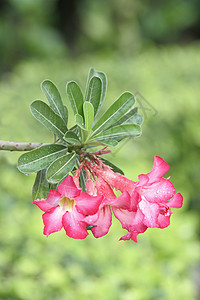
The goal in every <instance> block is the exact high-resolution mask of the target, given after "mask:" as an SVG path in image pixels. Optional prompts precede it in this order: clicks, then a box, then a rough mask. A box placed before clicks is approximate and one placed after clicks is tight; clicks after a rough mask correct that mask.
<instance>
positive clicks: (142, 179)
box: [138, 174, 149, 186]
mask: <svg viewBox="0 0 200 300" xmlns="http://www.w3.org/2000/svg"><path fill="white" fill-rule="evenodd" d="M138 179H139V185H140V186H142V185H146V184H147V182H148V181H149V177H148V176H147V175H145V174H141V175H139V176H138Z"/></svg>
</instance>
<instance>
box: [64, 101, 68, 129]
mask: <svg viewBox="0 0 200 300" xmlns="http://www.w3.org/2000/svg"><path fill="white" fill-rule="evenodd" d="M64 109H65V118H66V120H67V121H66V125H67V123H68V115H69V113H68V109H67V106H66V105H64Z"/></svg>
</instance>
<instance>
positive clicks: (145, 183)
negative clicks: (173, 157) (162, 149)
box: [131, 156, 183, 228]
mask: <svg viewBox="0 0 200 300" xmlns="http://www.w3.org/2000/svg"><path fill="white" fill-rule="evenodd" d="M169 168H170V167H169V165H168V164H167V163H166V162H165V161H164V160H163V159H162V158H161V157H159V156H155V158H154V164H153V168H152V170H151V171H150V172H149V173H148V174H146V175H139V177H138V178H139V182H138V183H137V185H136V187H135V189H134V191H133V193H132V196H131V200H132V207H135V206H136V204H137V214H136V217H135V218H136V219H137V220H139V221H140V222H143V223H144V225H146V226H147V227H150V228H154V227H159V228H165V227H167V226H169V224H170V216H171V214H172V212H171V210H170V208H171V207H174V208H180V207H181V206H182V204H183V197H182V195H181V194H180V193H177V194H175V188H174V186H173V184H172V183H171V182H170V181H169V178H167V179H165V178H163V175H164V174H165V173H166V172H167V171H168V170H169Z"/></svg>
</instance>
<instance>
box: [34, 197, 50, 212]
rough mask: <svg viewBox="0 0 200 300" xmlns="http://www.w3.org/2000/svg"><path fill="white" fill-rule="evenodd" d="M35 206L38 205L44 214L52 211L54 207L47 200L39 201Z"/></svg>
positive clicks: (36, 201)
mask: <svg viewBox="0 0 200 300" xmlns="http://www.w3.org/2000/svg"><path fill="white" fill-rule="evenodd" d="M33 203H34V204H36V205H37V206H38V207H39V208H40V209H41V210H43V211H44V212H47V211H48V210H50V209H51V208H52V207H54V206H52V205H51V204H49V203H48V202H47V201H46V199H41V200H40V199H37V200H34V201H33Z"/></svg>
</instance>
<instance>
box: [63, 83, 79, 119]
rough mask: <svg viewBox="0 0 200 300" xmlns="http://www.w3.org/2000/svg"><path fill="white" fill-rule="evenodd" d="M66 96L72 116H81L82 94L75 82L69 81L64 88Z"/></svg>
mask: <svg viewBox="0 0 200 300" xmlns="http://www.w3.org/2000/svg"><path fill="white" fill-rule="evenodd" d="M66 91H67V95H68V98H69V101H70V104H71V107H72V109H73V112H74V115H76V114H80V115H81V116H83V94H82V92H81V89H80V87H79V85H78V84H77V83H76V82H75V81H70V82H68V83H67V86H66Z"/></svg>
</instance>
